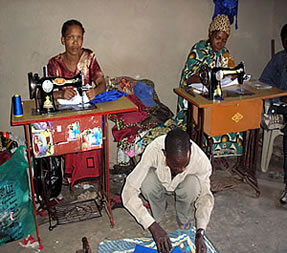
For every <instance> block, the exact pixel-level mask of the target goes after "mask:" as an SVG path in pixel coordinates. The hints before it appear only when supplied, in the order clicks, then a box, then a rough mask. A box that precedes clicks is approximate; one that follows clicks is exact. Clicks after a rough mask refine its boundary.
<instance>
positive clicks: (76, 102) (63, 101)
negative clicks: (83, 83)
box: [58, 89, 89, 105]
mask: <svg viewBox="0 0 287 253" xmlns="http://www.w3.org/2000/svg"><path fill="white" fill-rule="evenodd" d="M75 90H76V92H77V95H76V96H74V97H72V98H71V99H61V98H59V99H58V103H59V104H60V105H79V104H82V102H84V103H88V102H89V98H88V97H87V94H86V93H85V92H83V96H80V94H79V92H78V91H77V89H75Z"/></svg>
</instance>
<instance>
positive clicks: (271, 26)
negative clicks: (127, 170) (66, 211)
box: [0, 0, 287, 147]
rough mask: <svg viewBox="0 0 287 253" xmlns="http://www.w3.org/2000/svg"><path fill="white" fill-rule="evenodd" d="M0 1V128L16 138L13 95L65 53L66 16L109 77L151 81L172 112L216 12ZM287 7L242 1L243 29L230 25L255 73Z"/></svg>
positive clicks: (183, 1) (240, 56) (196, 7)
mask: <svg viewBox="0 0 287 253" xmlns="http://www.w3.org/2000/svg"><path fill="white" fill-rule="evenodd" d="M0 6H1V7H0V45H1V56H0V82H1V95H0V113H1V121H0V131H12V132H13V133H15V134H17V135H23V134H24V133H23V129H22V127H11V126H10V105H11V97H12V96H13V95H14V94H15V93H19V94H20V95H21V96H22V99H28V84H27V73H28V72H38V73H40V74H41V75H42V67H43V65H45V64H47V61H48V59H49V58H50V57H51V56H54V55H56V54H58V53H59V52H62V51H63V50H64V48H63V46H62V45H61V44H60V30H61V26H62V24H63V22H64V21H66V20H67V19H71V18H75V19H78V20H80V21H81V22H82V23H83V25H84V27H85V29H86V34H85V40H84V46H85V47H88V48H91V49H93V50H95V52H96V54H97V57H98V60H99V63H100V65H101V67H102V69H103V71H104V73H105V74H106V75H109V76H111V77H114V76H119V75H129V76H133V77H135V76H139V77H141V78H149V79H151V80H153V81H154V82H155V84H156V90H157V93H158V94H159V96H160V99H161V100H162V101H163V102H164V103H165V104H167V105H168V106H169V107H170V108H171V109H172V110H173V111H174V112H175V110H176V101H177V96H176V95H175V94H174V93H173V92H172V89H173V88H174V87H177V86H178V83H179V79H180V73H181V70H182V68H183V65H184V63H185V60H186V57H187V54H188V53H189V50H190V48H191V47H192V45H193V44H194V43H195V42H197V41H198V40H200V39H205V38H206V37H207V30H208V25H209V23H210V20H211V17H212V15H213V10H214V4H213V1H212V0H84V1H78V0H77V1H76V0H61V1H59V0H58V1H56V0H49V1H44V0H25V1H22V0H12V1H11V0H10V1H8V0H0ZM286 9H287V1H286V0H239V10H238V26H239V28H238V30H234V26H233V29H232V34H231V36H230V39H229V40H228V43H227V47H228V48H229V49H230V51H231V53H232V55H233V56H234V58H235V61H236V62H239V61H244V62H245V64H246V70H247V72H248V73H250V74H252V76H253V77H254V78H258V76H259V75H260V74H261V72H262V69H263V67H264V66H265V64H266V62H267V61H268V60H269V59H270V41H271V39H276V50H280V49H281V42H280V38H279V35H278V34H279V31H280V29H281V26H282V24H284V23H287V18H286ZM111 141H112V139H111ZM112 147H113V145H112Z"/></svg>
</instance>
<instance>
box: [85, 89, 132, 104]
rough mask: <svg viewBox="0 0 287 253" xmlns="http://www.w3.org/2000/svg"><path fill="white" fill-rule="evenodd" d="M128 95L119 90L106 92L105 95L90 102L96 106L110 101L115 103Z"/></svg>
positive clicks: (98, 96)
mask: <svg viewBox="0 0 287 253" xmlns="http://www.w3.org/2000/svg"><path fill="white" fill-rule="evenodd" d="M126 95H127V94H126V93H124V92H120V91H117V90H110V91H105V92H103V93H100V94H99V95H97V96H96V97H95V98H94V99H92V100H91V101H90V103H91V104H92V105H95V104H97V103H104V102H108V101H114V100H117V99H119V98H120V97H122V96H126Z"/></svg>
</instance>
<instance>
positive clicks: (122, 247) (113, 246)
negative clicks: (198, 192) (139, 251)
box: [98, 227, 219, 253]
mask: <svg viewBox="0 0 287 253" xmlns="http://www.w3.org/2000/svg"><path fill="white" fill-rule="evenodd" d="M195 232H196V229H195V228H194V227H191V228H190V229H188V230H181V229H177V230H176V231H174V232H172V233H169V238H170V240H171V243H172V246H173V247H176V246H184V248H185V249H188V250H185V251H183V252H195ZM204 237H205V245H206V253H219V251H218V250H217V249H216V247H215V246H214V245H213V243H212V242H211V240H210V239H209V238H208V237H207V236H206V235H205V236H204ZM137 245H141V246H144V247H147V248H149V249H156V244H155V242H154V240H153V239H152V237H142V238H130V239H122V240H104V241H103V242H101V243H100V244H99V245H98V253H106V252H118V253H134V251H135V248H136V246H137Z"/></svg>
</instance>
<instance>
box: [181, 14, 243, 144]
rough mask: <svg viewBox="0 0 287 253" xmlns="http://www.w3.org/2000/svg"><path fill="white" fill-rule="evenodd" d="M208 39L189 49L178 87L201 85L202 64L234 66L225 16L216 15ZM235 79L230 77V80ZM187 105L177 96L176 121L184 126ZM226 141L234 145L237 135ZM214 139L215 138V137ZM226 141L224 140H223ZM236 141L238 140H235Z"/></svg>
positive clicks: (228, 24) (226, 17)
mask: <svg viewBox="0 0 287 253" xmlns="http://www.w3.org/2000/svg"><path fill="white" fill-rule="evenodd" d="M208 32H209V33H208V35H209V38H208V39H207V40H200V41H199V42H197V43H196V44H195V45H194V46H193V47H192V49H191V51H190V53H189V55H188V57H187V60H186V63H185V66H184V69H183V71H182V74H181V80H180V87H182V88H183V87H185V86H187V85H189V84H191V83H201V80H200V78H199V70H200V67H201V66H202V65H203V64H207V65H208V67H210V68H214V67H225V68H232V67H234V66H235V63H234V61H233V59H232V58H231V56H230V54H229V51H228V49H226V48H225V45H226V42H227V40H228V38H229V35H230V21H229V18H228V16H226V15H217V16H216V17H215V18H214V19H213V21H212V22H211V23H210V26H209V31H208ZM233 78H235V77H232V79H233ZM186 112H187V103H185V102H184V99H183V98H182V97H181V96H179V97H178V104H177V120H178V121H179V122H182V123H183V124H186V119H187V117H186ZM227 137H228V138H227V139H229V140H230V139H234V141H235V143H236V139H237V135H235V136H234V138H232V137H230V136H229V135H228V136H227ZM215 138H216V137H215ZM221 139H222V138H221V136H219V137H218V138H217V141H216V140H214V143H218V142H219V144H220V145H221V143H220V142H221V141H222V140H221ZM225 141H226V140H225ZM237 141H238V139H237Z"/></svg>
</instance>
